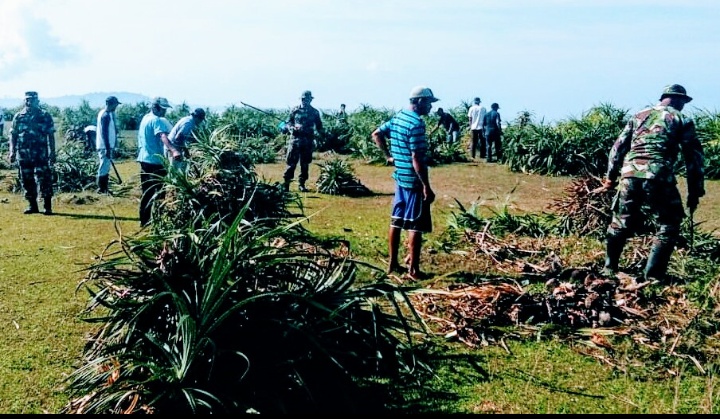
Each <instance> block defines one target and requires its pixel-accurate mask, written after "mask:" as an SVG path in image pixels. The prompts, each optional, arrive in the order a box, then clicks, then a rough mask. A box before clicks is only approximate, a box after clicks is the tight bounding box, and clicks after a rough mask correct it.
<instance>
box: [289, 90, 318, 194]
mask: <svg viewBox="0 0 720 419" xmlns="http://www.w3.org/2000/svg"><path fill="white" fill-rule="evenodd" d="M301 100H303V104H302V105H300V106H296V107H295V108H293V110H292V111H290V117H289V118H288V122H287V126H288V128H289V130H290V132H291V134H292V136H291V138H290V141H289V142H288V148H287V157H286V159H285V163H286V164H287V166H286V168H285V173H284V174H283V179H284V180H285V185H286V188H287V185H289V184H290V182H291V181H292V179H293V176H294V175H295V168H296V167H297V164H298V162H299V163H300V175H299V176H298V182H299V183H300V189H301V190H305V181H307V179H308V176H309V173H308V171H309V167H310V162H312V153H313V141H314V139H315V130H316V129H317V131H318V132H322V130H323V125H322V119H321V118H320V112H319V111H318V110H317V109H315V108H313V107H312V106H310V100H312V95H311V94H310V92H304V93H303V95H302V96H301Z"/></svg>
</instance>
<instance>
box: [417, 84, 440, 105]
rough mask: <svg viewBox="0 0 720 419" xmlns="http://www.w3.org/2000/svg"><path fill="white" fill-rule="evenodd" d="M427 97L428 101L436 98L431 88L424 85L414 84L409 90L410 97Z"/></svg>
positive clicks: (435, 100)
mask: <svg viewBox="0 0 720 419" xmlns="http://www.w3.org/2000/svg"><path fill="white" fill-rule="evenodd" d="M421 98H425V99H428V100H429V101H430V102H437V101H438V100H440V99H438V98H436V97H435V95H433V92H432V90H430V89H429V88H427V87H425V86H416V87H413V89H412V90H411V91H410V99H421Z"/></svg>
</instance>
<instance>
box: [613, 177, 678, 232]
mask: <svg viewBox="0 0 720 419" xmlns="http://www.w3.org/2000/svg"><path fill="white" fill-rule="evenodd" d="M612 212H613V215H612V220H611V221H610V225H609V226H608V229H607V236H608V237H617V238H629V237H630V236H632V235H634V234H636V233H638V232H640V231H642V230H643V229H644V227H646V226H647V222H648V217H653V218H654V220H655V223H656V225H657V230H656V231H655V240H654V242H656V243H658V242H660V243H674V241H675V239H676V238H677V237H678V235H679V234H680V224H681V223H682V220H683V218H684V217H685V211H684V210H683V205H682V199H681V198H680V192H679V191H678V188H677V185H675V184H673V183H668V182H658V181H656V180H653V179H639V178H622V179H621V181H620V184H619V185H618V192H617V194H616V195H615V198H614V199H613V203H612Z"/></svg>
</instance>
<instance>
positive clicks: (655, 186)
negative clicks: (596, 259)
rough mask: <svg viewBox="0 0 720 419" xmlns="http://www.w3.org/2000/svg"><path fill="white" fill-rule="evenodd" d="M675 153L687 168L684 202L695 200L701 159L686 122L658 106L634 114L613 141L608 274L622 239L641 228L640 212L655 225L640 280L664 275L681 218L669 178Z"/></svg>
mask: <svg viewBox="0 0 720 419" xmlns="http://www.w3.org/2000/svg"><path fill="white" fill-rule="evenodd" d="M679 154H682V156H683V158H684V161H685V167H686V169H687V183H688V200H689V201H690V200H691V199H695V200H696V199H697V198H699V197H701V196H703V195H704V194H705V189H704V172H703V164H704V161H703V160H704V157H703V149H702V145H701V144H700V141H699V140H698V138H697V134H696V132H695V124H694V122H693V120H692V119H691V118H689V117H687V116H685V115H683V114H682V113H681V112H680V111H679V110H677V109H675V108H673V107H672V106H665V105H663V104H658V105H656V106H653V107H650V108H646V109H643V110H641V111H640V112H638V113H637V114H635V115H634V116H633V117H632V118H631V119H630V120H629V121H628V123H627V125H626V126H625V128H624V129H623V131H622V132H621V133H620V135H619V136H618V138H617V140H616V141H615V143H614V144H613V147H612V149H611V150H610V156H609V163H608V171H607V179H608V180H609V181H611V182H612V183H617V184H618V186H619V188H618V192H617V195H616V197H615V199H614V201H613V207H612V211H613V216H612V221H611V222H610V225H609V226H608V229H607V241H608V256H607V259H606V262H605V265H606V268H607V269H610V270H617V262H618V259H619V257H620V253H621V252H622V248H623V246H624V244H625V240H626V239H627V238H628V237H630V236H631V235H633V234H634V233H635V232H636V231H637V228H638V227H640V226H641V225H642V224H643V219H642V218H641V217H643V213H642V212H641V210H642V208H643V207H645V208H647V209H648V211H649V213H650V215H652V216H654V217H655V219H656V222H657V224H658V231H657V233H656V235H655V238H654V240H653V248H652V250H651V252H650V257H649V258H648V262H647V265H646V267H645V276H646V277H647V278H655V279H659V278H661V277H662V276H664V274H665V270H666V269H667V265H668V262H669V259H670V255H671V254H672V251H673V248H674V246H675V241H676V239H677V237H678V235H679V233H680V224H681V222H682V219H683V217H684V216H685V211H684V209H683V205H682V199H681V197H680V192H679V191H678V188H677V180H676V178H675V173H674V167H675V164H676V162H677V159H678V155H679ZM695 202H697V201H695ZM695 205H696V204H695Z"/></svg>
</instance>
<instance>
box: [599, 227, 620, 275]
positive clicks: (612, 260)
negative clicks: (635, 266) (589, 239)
mask: <svg viewBox="0 0 720 419" xmlns="http://www.w3.org/2000/svg"><path fill="white" fill-rule="evenodd" d="M623 248H625V238H624V237H616V236H607V237H606V244H605V265H604V266H603V274H605V275H607V276H613V275H615V273H616V272H617V271H618V267H619V266H620V256H621V255H622V252H623Z"/></svg>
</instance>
